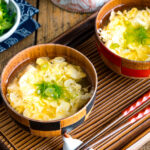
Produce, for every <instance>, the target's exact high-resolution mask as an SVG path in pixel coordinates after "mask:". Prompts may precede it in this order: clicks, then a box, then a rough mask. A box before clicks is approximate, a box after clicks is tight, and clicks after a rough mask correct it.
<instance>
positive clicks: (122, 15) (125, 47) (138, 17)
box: [98, 8, 150, 61]
mask: <svg viewBox="0 0 150 150" xmlns="http://www.w3.org/2000/svg"><path fill="white" fill-rule="evenodd" d="M98 33H99V36H100V38H101V39H102V41H103V42H104V44H105V45H106V47H108V48H109V49H110V50H111V51H112V52H114V53H115V54H117V55H119V56H121V57H124V58H127V59H131V60H136V61H150V9H148V8H146V9H145V10H138V9H137V8H132V9H131V10H128V11H127V10H124V11H123V12H121V11H117V12H115V11H112V12H111V15H110V18H109V23H108V24H107V25H106V26H104V28H100V29H99V30H98Z"/></svg>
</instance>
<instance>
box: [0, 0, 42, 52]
mask: <svg viewBox="0 0 150 150" xmlns="http://www.w3.org/2000/svg"><path fill="white" fill-rule="evenodd" d="M15 1H16V2H17V3H18V5H19V7H20V10H21V20H20V25H19V27H18V29H17V30H16V31H15V33H14V34H12V35H11V36H10V37H9V38H8V39H6V40H5V41H3V42H1V43H0V52H3V51H4V50H6V49H8V48H9V47H11V46H12V45H14V44H16V43H17V42H19V41H20V40H22V39H24V38H25V37H27V36H28V35H30V34H31V33H33V32H34V31H35V30H36V29H38V28H39V27H40V25H39V23H38V22H36V21H35V20H34V19H33V18H32V17H33V15H34V14H36V13H38V12H39V10H38V9H37V8H35V7H33V6H32V5H30V4H29V3H27V2H26V1H25V0H15Z"/></svg>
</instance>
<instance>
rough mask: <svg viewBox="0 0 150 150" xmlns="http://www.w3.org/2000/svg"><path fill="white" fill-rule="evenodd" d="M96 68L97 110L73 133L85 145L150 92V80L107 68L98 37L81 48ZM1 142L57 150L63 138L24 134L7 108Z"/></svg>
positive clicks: (0, 119)
mask: <svg viewBox="0 0 150 150" xmlns="http://www.w3.org/2000/svg"><path fill="white" fill-rule="evenodd" d="M77 49H78V50H79V51H81V52H82V53H83V54H85V55H86V56H87V57H88V58H89V59H90V60H91V61H92V62H93V64H94V65H95V67H96V70H97V73H98V80H99V82H98V90H97V97H96V100H95V105H94V108H93V110H92V112H91V114H90V116H89V118H88V119H87V120H86V121H85V122H84V123H83V124H82V125H80V126H79V127H78V128H76V129H75V130H73V131H72V132H70V134H71V135H72V136H73V137H74V138H79V139H81V140H83V141H85V140H88V139H89V138H90V137H92V136H94V135H95V134H96V133H97V132H98V131H100V130H101V129H102V128H104V127H105V126H106V124H109V123H110V122H111V121H112V120H113V119H114V118H116V117H117V116H118V115H119V114H120V113H121V111H122V110H123V109H124V108H125V107H127V106H128V105H130V104H131V103H132V102H133V101H134V100H136V99H137V98H138V97H139V96H140V95H142V94H143V93H145V92H146V91H148V90H150V80H134V79H128V78H125V77H122V76H119V75H117V74H116V73H114V72H112V71H111V70H110V69H109V68H107V67H106V66H105V64H104V63H103V61H102V60H101V58H100V56H99V54H98V52H97V50H96V44H95V41H94V37H91V38H90V39H88V40H87V41H86V42H84V43H83V44H81V45H80V46H78V47H77ZM0 140H1V141H2V142H3V143H4V144H5V145H6V146H7V148H8V149H20V150H22V149H31V150H34V149H37V150H38V149H39V150H42V149H43V150H57V149H61V148H62V138H61V137H60V136H59V137H54V138H41V137H36V136H33V135H30V134H29V133H28V132H26V131H23V130H22V129H21V128H20V127H19V126H18V125H16V123H15V122H14V121H13V120H12V119H11V118H10V117H9V116H8V114H7V112H6V110H5V108H4V106H2V105H0Z"/></svg>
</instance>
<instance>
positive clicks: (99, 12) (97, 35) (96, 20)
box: [95, 0, 150, 64]
mask: <svg viewBox="0 0 150 150" xmlns="http://www.w3.org/2000/svg"><path fill="white" fill-rule="evenodd" d="M112 1H115V0H110V1H109V2H107V3H106V4H105V5H103V7H102V8H101V9H100V10H99V11H98V14H97V16H96V19H95V33H96V37H97V39H98V41H99V42H100V43H101V44H102V45H103V46H104V47H105V49H107V50H108V51H109V52H110V53H111V54H113V55H115V56H116V57H119V58H120V59H123V60H125V61H129V62H134V63H140V64H143V63H150V60H148V61H139V60H131V59H127V58H124V57H122V56H120V55H117V54H115V53H113V52H112V51H111V50H110V49H109V48H108V47H106V46H105V44H104V42H103V41H102V40H101V39H100V37H99V34H98V32H97V30H98V29H97V24H98V23H100V21H102V20H100V21H99V22H98V17H99V15H100V14H101V13H102V11H103V10H104V9H105V7H106V6H108V5H110V3H112ZM124 5H126V4H118V5H116V6H115V7H113V8H112V9H111V10H110V11H109V12H111V11H112V10H113V9H114V8H116V7H118V6H124ZM109 12H107V13H109ZM105 15H106V13H105ZM103 17H104V16H103Z"/></svg>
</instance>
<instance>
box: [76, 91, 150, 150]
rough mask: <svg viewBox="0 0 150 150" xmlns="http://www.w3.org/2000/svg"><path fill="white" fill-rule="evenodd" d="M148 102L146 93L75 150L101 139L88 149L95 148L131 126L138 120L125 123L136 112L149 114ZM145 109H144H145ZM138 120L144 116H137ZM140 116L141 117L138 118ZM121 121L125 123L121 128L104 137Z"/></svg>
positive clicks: (148, 96) (149, 100)
mask: <svg viewBox="0 0 150 150" xmlns="http://www.w3.org/2000/svg"><path fill="white" fill-rule="evenodd" d="M149 102H150V91H148V92H147V93H145V94H144V95H143V96H141V97H140V98H139V99H138V100H137V101H136V102H135V103H133V104H132V105H131V106H129V107H128V108H127V109H125V110H124V111H123V112H122V113H121V115H120V116H119V117H118V118H117V119H116V120H114V121H113V122H112V123H111V124H110V125H108V126H106V127H105V128H104V129H103V130H102V131H100V132H98V133H97V134H96V135H95V136H94V137H92V138H91V139H89V140H88V141H86V142H85V143H83V144H81V145H80V146H79V147H78V148H77V149H76V150H80V149H87V148H86V146H87V145H88V144H89V143H91V142H92V141H94V140H95V139H96V138H97V137H101V139H99V140H98V141H97V142H95V143H94V144H91V145H90V146H89V147H88V148H91V147H93V146H95V145H96V144H98V143H102V142H103V141H104V140H105V139H108V138H110V137H111V136H112V135H114V134H117V133H118V132H119V131H121V130H123V129H125V128H127V127H129V126H131V125H132V124H133V123H134V122H136V121H137V120H138V119H137V118H135V116H134V118H132V120H130V121H127V119H128V118H130V117H131V116H133V115H135V114H136V113H137V112H139V111H142V112H143V111H144V112H145V111H146V112H148V114H149V113H150V112H149V109H150V108H149ZM145 107H146V108H145ZM145 109H146V110H145ZM146 112H145V115H147V113H146ZM137 115H138V117H139V119H141V118H142V117H144V116H145V115H143V116H141V113H139V114H137ZM140 116H141V117H140ZM123 121H126V122H125V123H124V124H122V126H120V128H119V129H117V130H114V131H112V132H111V133H110V134H108V135H105V134H106V133H107V132H109V131H110V130H112V129H114V128H115V127H117V126H118V125H119V124H121V123H122V122H123Z"/></svg>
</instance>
